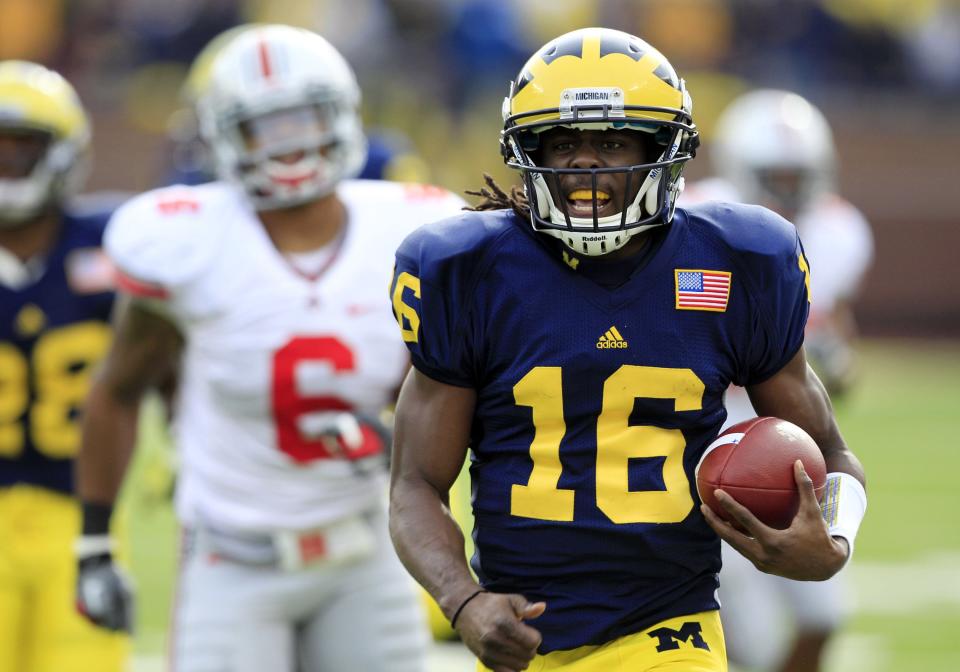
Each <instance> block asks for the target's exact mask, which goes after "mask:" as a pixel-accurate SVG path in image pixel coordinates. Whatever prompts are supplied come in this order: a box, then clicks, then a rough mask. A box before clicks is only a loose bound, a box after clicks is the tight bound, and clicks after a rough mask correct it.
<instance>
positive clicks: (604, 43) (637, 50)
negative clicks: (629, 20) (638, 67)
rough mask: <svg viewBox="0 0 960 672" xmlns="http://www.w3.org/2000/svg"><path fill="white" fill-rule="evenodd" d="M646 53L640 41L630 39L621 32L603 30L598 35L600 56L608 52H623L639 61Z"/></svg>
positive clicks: (608, 53)
mask: <svg viewBox="0 0 960 672" xmlns="http://www.w3.org/2000/svg"><path fill="white" fill-rule="evenodd" d="M646 53H647V51H646V49H644V48H643V47H642V46H641V45H640V43H639V42H638V41H636V40H631V39H630V36H628V35H625V34H623V33H613V32H604V34H603V35H602V36H601V37H600V58H603V57H604V56H609V55H610V54H623V55H624V56H629V57H630V58H632V59H633V60H635V61H639V60H640V59H641V58H643V57H644V55H645V54H646Z"/></svg>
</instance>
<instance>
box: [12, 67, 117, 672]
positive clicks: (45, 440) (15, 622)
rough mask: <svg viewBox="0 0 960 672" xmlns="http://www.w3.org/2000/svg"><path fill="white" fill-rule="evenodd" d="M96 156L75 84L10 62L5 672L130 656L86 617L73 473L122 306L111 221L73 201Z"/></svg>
mask: <svg viewBox="0 0 960 672" xmlns="http://www.w3.org/2000/svg"><path fill="white" fill-rule="evenodd" d="M89 149H90V125H89V122H88V120H87V116H86V113H85V112H84V110H83V107H82V106H81V103H80V101H79V99H78V98H77V95H76V92H75V91H74V90H73V87H72V86H71V85H70V84H69V83H68V82H67V81H66V80H65V79H64V78H63V77H61V76H60V75H59V74H57V73H55V72H52V71H51V70H48V69H47V68H44V67H43V66H40V65H37V64H33V63H27V62H23V61H2V62H0V670H11V671H13V670H17V671H22V672H71V671H76V672H86V671H87V670H103V671H104V672H111V671H119V670H120V669H121V668H122V666H123V663H124V660H125V659H126V656H127V651H128V648H129V646H128V644H129V642H128V638H127V637H126V636H124V635H122V634H113V633H108V632H104V631H102V630H99V629H96V628H94V627H92V626H91V625H90V624H89V623H87V622H86V621H85V620H84V619H83V618H81V616H80V615H79V614H78V613H77V612H76V610H75V609H74V588H75V582H76V560H75V557H74V541H75V540H76V538H77V536H78V534H79V531H80V507H79V505H78V504H77V502H76V500H75V499H74V498H73V473H72V472H73V459H74V456H75V455H76V452H77V449H78V447H79V444H80V427H79V413H80V411H81V407H82V402H83V400H84V398H85V397H86V393H87V389H88V387H89V382H90V378H91V375H92V369H93V367H94V366H96V364H97V362H99V360H100V359H101V358H102V357H103V355H104V354H105V353H106V351H107V348H108V346H109V343H110V328H109V316H110V311H111V307H112V305H113V293H112V288H111V271H110V265H109V262H108V261H107V259H106V257H105V256H104V255H103V253H102V251H101V249H100V243H101V237H102V235H103V227H104V225H105V224H106V220H107V217H108V215H109V213H108V212H92V211H81V209H79V208H77V207H76V206H75V201H74V199H73V198H72V197H73V196H74V194H75V193H76V192H77V191H78V190H79V189H80V187H81V186H82V183H83V180H84V177H85V174H86V172H87V170H86V169H87V165H86V164H87V162H88V160H89Z"/></svg>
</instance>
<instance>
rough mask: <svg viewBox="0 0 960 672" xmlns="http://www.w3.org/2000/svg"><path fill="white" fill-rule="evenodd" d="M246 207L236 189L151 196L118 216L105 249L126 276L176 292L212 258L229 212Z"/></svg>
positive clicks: (213, 187) (173, 190)
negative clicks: (177, 288)
mask: <svg viewBox="0 0 960 672" xmlns="http://www.w3.org/2000/svg"><path fill="white" fill-rule="evenodd" d="M241 202H242V201H238V200H237V193H236V191H235V190H234V189H233V187H230V186H227V185H224V184H221V183H214V184H208V185H202V186H199V187H186V186H182V185H177V186H173V187H166V188H164V189H156V190H154V191H148V192H146V193H144V194H141V195H140V196H137V197H136V198H134V199H132V200H131V201H129V202H127V203H126V204H124V205H123V206H122V207H121V208H120V209H119V210H117V212H116V213H115V214H114V215H113V217H112V218H111V219H110V223H109V224H108V226H107V231H106V236H105V238H104V244H105V246H106V249H107V252H108V254H109V255H110V257H111V259H112V260H113V262H114V264H116V265H117V266H118V267H119V268H120V270H121V271H122V272H123V273H125V274H127V275H129V276H132V277H133V278H134V279H136V280H138V281H141V282H145V283H150V284H153V285H158V286H160V287H163V288H166V289H171V288H174V287H176V286H179V285H182V284H184V283H186V282H188V281H189V280H190V279H191V278H193V277H195V276H196V275H197V274H199V273H200V272H201V271H202V270H203V268H204V267H205V266H206V264H207V263H208V262H209V260H210V259H212V258H213V256H214V255H215V254H216V250H217V244H216V243H217V240H218V239H219V238H220V236H221V235H222V233H223V231H224V229H225V228H226V226H227V225H228V223H229V221H230V217H229V216H223V214H224V211H225V210H226V209H227V208H228V207H229V206H230V205H232V204H233V205H234V207H237V206H236V204H237V203H241Z"/></svg>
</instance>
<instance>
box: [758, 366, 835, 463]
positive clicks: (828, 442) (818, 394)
mask: <svg viewBox="0 0 960 672" xmlns="http://www.w3.org/2000/svg"><path fill="white" fill-rule="evenodd" d="M747 392H748V393H749V395H750V401H751V402H752V403H753V408H754V410H755V411H756V412H757V415H760V416H773V417H777V418H782V419H784V420H788V421H790V422H792V423H793V424H795V425H798V426H800V427H802V428H803V429H804V430H805V431H806V432H807V433H808V434H809V435H810V436H811V437H813V439H814V441H816V442H817V445H819V446H820V449H821V450H822V451H823V452H824V454H825V455H827V454H830V453H831V452H835V451H842V450H844V449H845V446H844V443H843V438H842V437H841V436H840V430H839V428H838V427H837V422H836V419H835V418H834V415H833V406H832V405H831V403H830V397H829V396H828V395H827V391H826V390H825V389H824V387H823V384H822V383H821V382H820V379H819V378H817V376H816V374H815V373H814V372H813V370H812V369H811V368H810V366H809V365H808V364H807V358H806V354H805V352H804V349H803V348H800V350H799V351H797V354H796V355H794V357H793V359H791V360H790V361H789V362H788V363H787V364H786V366H784V367H783V368H782V369H780V370H779V371H778V372H777V373H775V374H774V375H773V376H772V377H770V378H768V379H767V380H765V381H763V382H762V383H758V384H756V385H751V386H749V387H748V388H747Z"/></svg>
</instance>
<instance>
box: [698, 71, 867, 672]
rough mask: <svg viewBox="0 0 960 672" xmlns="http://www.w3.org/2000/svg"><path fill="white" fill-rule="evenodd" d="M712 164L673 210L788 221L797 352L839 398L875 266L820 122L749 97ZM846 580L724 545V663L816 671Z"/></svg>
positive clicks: (781, 95)
mask: <svg viewBox="0 0 960 672" xmlns="http://www.w3.org/2000/svg"><path fill="white" fill-rule="evenodd" d="M712 158H713V165H714V171H715V174H716V177H713V178H710V179H707V180H703V181H701V182H699V183H697V184H694V185H691V187H690V188H689V189H688V190H687V192H686V193H685V194H684V196H683V197H682V199H681V204H682V205H688V204H693V203H695V202H703V201H706V200H726V201H739V202H751V203H759V204H761V205H765V206H766V207H768V208H770V209H772V210H774V211H776V212H777V213H779V214H781V215H782V216H784V217H786V218H787V219H790V220H792V221H794V222H795V223H796V225H797V230H798V231H799V233H800V237H801V239H802V240H803V246H804V249H805V251H806V256H807V258H808V260H809V261H810V264H811V267H812V269H813V273H812V274H811V276H810V293H811V296H812V297H813V300H812V301H811V304H810V316H809V319H808V320H807V328H806V335H805V340H806V346H805V347H806V349H807V352H808V355H809V359H810V364H811V366H812V367H813V368H814V370H815V371H816V372H817V374H818V375H819V377H820V379H821V380H822V381H823V382H824V385H825V386H826V387H827V389H828V390H830V393H831V395H834V396H836V395H838V394H841V393H843V392H844V391H845V390H846V389H847V388H848V387H849V385H850V383H851V382H852V380H853V374H854V367H853V362H854V356H853V355H854V352H853V339H854V337H855V332H856V329H855V320H854V316H853V311H852V310H851V303H852V300H853V299H854V298H855V296H856V293H857V290H858V288H859V286H860V282H861V280H862V278H863V275H864V273H865V272H866V270H867V268H868V267H869V265H870V261H871V259H872V257H873V236H872V234H871V231H870V226H869V224H868V223H867V221H866V219H865V218H864V216H863V215H862V214H861V213H860V211H859V210H857V208H856V207H854V206H853V205H852V204H850V203H849V202H848V201H846V200H845V199H843V198H842V197H840V196H839V195H837V193H836V185H835V174H836V150H835V147H834V143H833V134H832V132H831V129H830V126H829V124H828V123H827V120H826V118H825V117H824V116H823V114H822V113H821V112H820V110H818V109H817V108H816V107H814V106H813V105H812V104H811V103H810V102H809V101H807V100H806V99H804V98H802V97H801V96H799V95H797V94H795V93H791V92H788V91H779V90H769V89H764V90H757V91H752V92H749V93H746V94H744V95H742V96H740V97H739V98H737V99H736V100H735V101H733V102H732V103H731V104H730V105H729V106H728V107H727V108H726V109H725V111H724V112H723V114H722V115H721V117H720V119H719V120H718V124H717V139H716V142H715V143H714V146H713V153H712ZM755 415H756V413H755V412H754V410H753V407H752V406H751V405H750V400H749V398H748V397H747V394H746V392H745V391H744V390H743V389H742V388H737V387H734V388H732V389H731V390H730V391H729V393H728V394H727V425H730V424H733V423H737V422H741V421H743V420H747V419H749V418H752V417H754V416H755ZM842 579H843V574H842V573H841V574H839V575H837V576H835V577H833V578H832V579H830V580H829V581H824V582H820V583H799V582H796V581H790V580H788V579H784V578H781V577H777V576H771V575H766V574H761V573H759V572H757V571H756V570H755V569H754V568H753V567H752V566H751V565H750V564H749V563H748V562H746V560H745V559H744V558H743V557H742V556H740V555H739V554H738V553H737V552H736V551H734V550H733V549H731V548H730V547H729V546H727V545H724V547H723V572H722V574H721V581H720V586H721V587H720V598H721V601H722V602H723V610H722V612H721V613H722V615H723V625H724V631H725V632H726V634H727V643H728V650H729V652H730V658H731V660H733V661H735V662H737V663H738V664H740V665H743V666H745V667H749V668H751V669H758V670H781V671H783V672H815V671H816V670H818V669H820V659H821V657H822V654H823V652H824V648H825V646H826V644H827V642H828V640H829V638H830V636H831V634H832V633H833V632H834V631H835V630H836V628H837V627H838V626H839V625H840V623H841V622H842V621H843V618H844V616H845V613H844V612H845V604H846V600H845V598H844V593H845V590H844V586H843V583H842ZM785 624H786V626H787V627H786V628H784V625H785ZM788 635H789V636H788ZM791 640H792V641H791Z"/></svg>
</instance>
